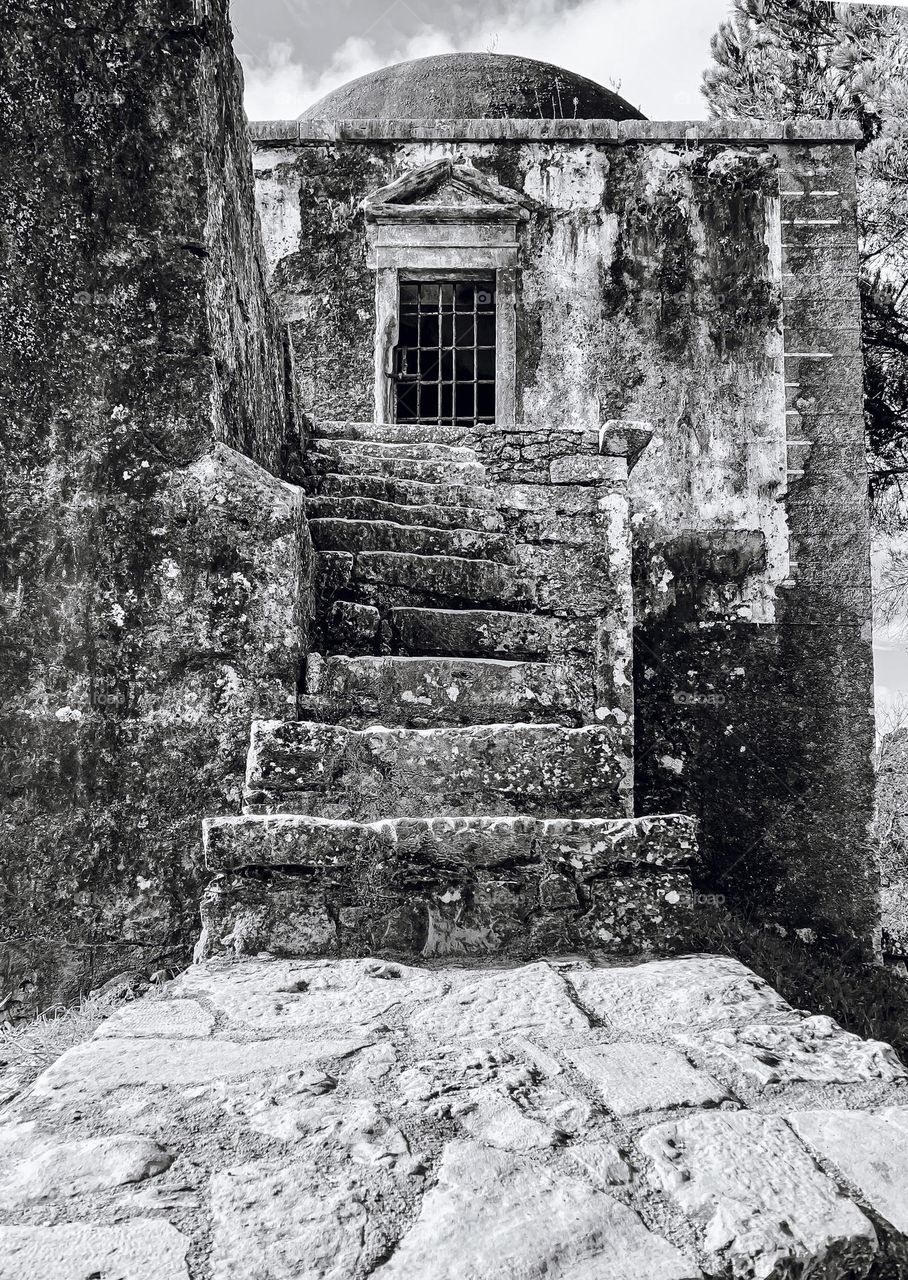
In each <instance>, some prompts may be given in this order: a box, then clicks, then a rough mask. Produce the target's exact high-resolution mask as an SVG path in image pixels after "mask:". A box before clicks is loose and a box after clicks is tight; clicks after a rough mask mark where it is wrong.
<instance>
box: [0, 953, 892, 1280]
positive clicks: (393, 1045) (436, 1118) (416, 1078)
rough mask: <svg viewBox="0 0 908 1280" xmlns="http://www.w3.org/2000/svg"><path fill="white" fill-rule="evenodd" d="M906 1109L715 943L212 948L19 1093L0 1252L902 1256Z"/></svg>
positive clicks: (46, 1262) (5, 1166)
mask: <svg viewBox="0 0 908 1280" xmlns="http://www.w3.org/2000/svg"><path fill="white" fill-rule="evenodd" d="M727 1036H732V1037H733V1039H732V1041H731V1043H733V1044H734V1045H737V1046H744V1048H743V1049H741V1050H740V1052H742V1053H743V1052H744V1051H745V1050H746V1052H747V1053H748V1054H750V1055H751V1056H753V1055H755V1054H756V1053H757V1052H758V1051H763V1050H765V1051H766V1052H767V1053H769V1052H770V1050H772V1051H773V1052H775V1053H776V1056H777V1057H778V1058H779V1059H780V1061H781V1060H782V1059H783V1057H784V1055H783V1052H782V1050H783V1048H784V1047H785V1046H789V1047H791V1046H793V1047H792V1048H790V1052H789V1057H788V1059H786V1060H787V1061H790V1062H791V1063H794V1064H795V1065H796V1066H797V1071H794V1069H792V1071H790V1072H789V1073H788V1075H787V1076H785V1077H784V1079H783V1080H781V1081H780V1082H777V1083H776V1084H774V1085H773V1086H772V1087H771V1088H770V1087H769V1086H766V1087H764V1088H757V1087H756V1086H755V1085H754V1081H753V1078H752V1077H751V1076H748V1075H747V1073H746V1072H744V1071H742V1069H741V1065H740V1060H739V1058H738V1057H736V1056H735V1054H730V1053H721V1052H718V1050H717V1047H716V1046H717V1045H721V1044H724V1043H725V1038H726V1037H727ZM686 1041H689V1043H687V1042H686ZM761 1046H762V1049H761ZM802 1060H803V1062H806V1063H808V1064H809V1066H810V1072H808V1071H807V1070H806V1067H803V1062H802ZM855 1063H857V1064H863V1066H862V1067H861V1069H860V1070H857V1069H854V1070H852V1069H851V1068H849V1070H846V1069H845V1068H846V1067H848V1066H849V1064H851V1066H852V1067H853V1065H854V1064H855ZM843 1064H844V1065H843ZM764 1065H767V1064H764ZM849 1071H850V1074H849ZM843 1079H846V1080H847V1082H846V1083H838V1082H839V1081H841V1080H843ZM742 1081H744V1084H743V1085H742V1083H741V1082H742ZM742 1089H743V1092H742ZM748 1101H750V1102H751V1104H752V1106H753V1107H754V1108H755V1109H750V1107H749V1106H748ZM906 1116H908V1080H906V1078H905V1075H904V1072H902V1071H901V1070H900V1068H899V1064H898V1063H897V1060H896V1059H895V1057H894V1055H893V1054H892V1051H891V1050H890V1049H888V1047H887V1046H881V1045H875V1044H871V1043H867V1042H864V1041H861V1040H859V1039H858V1038H857V1037H853V1036H846V1034H845V1033H844V1032H843V1031H842V1030H841V1029H840V1028H838V1027H836V1026H835V1025H834V1024H829V1021H828V1019H819V1018H815V1017H812V1016H810V1015H808V1014H805V1013H803V1012H801V1011H798V1010H796V1009H793V1008H791V1007H790V1006H789V1005H787V1004H786V1003H785V1002H784V1001H783V1000H782V999H781V998H780V997H779V996H778V995H777V993H775V992H774V991H773V990H772V989H771V988H770V987H768V986H767V985H766V984H765V983H764V982H762V981H761V980H760V979H759V978H757V977H756V975H754V974H753V973H751V972H750V971H749V970H747V969H746V968H744V967H743V966H742V965H740V964H737V963H736V962H735V961H732V960H729V959H727V958H723V957H713V956H688V957H681V958H678V959H671V960H658V961H657V960H649V961H646V962H644V963H627V964H622V963H616V962H615V961H614V960H608V961H606V960H604V959H603V958H601V957H599V958H597V957H591V956H583V955H576V956H560V957H557V958H552V959H550V960H540V961H537V962H535V963H532V964H525V965H514V964H511V963H498V964H497V965H495V966H487V967H481V966H479V965H477V964H475V963H472V962H468V961H465V962H463V963H462V964H460V965H452V964H450V963H442V962H441V961H436V962H434V963H429V964H426V965H423V966H419V965H413V964H403V963H398V962H397V961H392V960H388V959H384V958H382V959H375V958H369V957H366V958H363V959H344V960H303V959H294V960H288V959H277V958H273V957H268V956H265V955H261V956H258V957H254V958H250V959H246V960H234V961H230V960H224V959H218V960H210V961H207V962H206V963H204V964H201V965H198V966H195V967H193V968H192V969H190V970H188V971H187V972H186V973H185V974H183V975H182V976H181V977H180V978H178V979H176V980H175V981H173V982H171V983H169V984H166V986H164V987H163V988H162V989H160V990H158V991H157V992H156V993H155V994H154V995H153V996H151V997H150V998H147V999H145V1000H140V1001H136V1002H135V1003H133V1004H131V1005H130V1006H129V1007H128V1008H125V1009H123V1010H122V1011H120V1012H117V1013H115V1014H113V1015H112V1016H111V1017H110V1018H109V1019H108V1020H107V1022H106V1023H105V1024H104V1025H103V1026H102V1027H101V1028H100V1029H99V1031H98V1032H97V1033H96V1034H95V1036H94V1037H93V1038H92V1039H90V1040H88V1041H86V1042H85V1043H83V1044H80V1045H77V1046H75V1047H73V1048H71V1049H69V1050H67V1051H66V1053H64V1054H63V1055H62V1056H61V1057H60V1058H59V1059H58V1060H57V1061H56V1062H54V1063H53V1064H51V1065H50V1066H49V1067H48V1068H47V1069H46V1070H45V1071H44V1073H43V1075H42V1076H41V1077H39V1079H38V1080H37V1081H36V1082H35V1083H34V1085H32V1086H31V1087H29V1088H27V1089H20V1090H19V1091H18V1092H15V1091H14V1093H13V1096H12V1097H11V1099H10V1100H9V1101H8V1102H7V1103H6V1105H5V1106H4V1107H3V1108H2V1109H0V1280H14V1277H15V1280H88V1278H89V1277H95V1278H99V1277H100V1278H102V1280H243V1278H245V1277H248V1280H291V1278H292V1280H368V1278H369V1277H373V1276H374V1277H376V1278H378V1280H398V1278H401V1280H403V1278H404V1277H405V1278H406V1280H411V1278H415V1277H420V1278H421V1277H423V1276H425V1277H427V1280H428V1277H432V1280H537V1278H538V1280H594V1278H595V1280H599V1278H600V1277H609V1280H625V1278H626V1280H694V1278H699V1277H703V1278H705V1277H709V1278H710V1280H714V1278H716V1277H719V1276H721V1277H722V1278H723V1280H728V1278H729V1277H735V1278H736V1280H737V1278H740V1280H745V1277H746V1280H796V1278H797V1280H805V1278H806V1277H811V1276H816V1277H820V1276H822V1277H823V1280H862V1278H863V1277H865V1276H866V1277H867V1280H870V1278H871V1276H872V1277H873V1280H876V1277H877V1276H880V1277H882V1276H884V1275H885V1277H886V1280H901V1278H902V1277H904V1278H905V1280H908V1217H906V1212H905V1207H904V1206H905V1205H906V1204H908V1120H906ZM872 1268H873V1270H871V1269H872Z"/></svg>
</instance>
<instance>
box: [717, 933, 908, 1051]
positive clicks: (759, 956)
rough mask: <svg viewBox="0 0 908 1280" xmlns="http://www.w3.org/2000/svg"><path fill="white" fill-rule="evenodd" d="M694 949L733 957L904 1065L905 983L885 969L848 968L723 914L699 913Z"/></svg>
mask: <svg viewBox="0 0 908 1280" xmlns="http://www.w3.org/2000/svg"><path fill="white" fill-rule="evenodd" d="M694 931H695V932H694V936H693V938H692V941H693V944H694V947H695V949H696V950H698V951H711V952H714V953H715V954H717V955H728V956H734V958H735V959H736V960H740V961H741V963H742V964H746V965H747V966H748V967H749V968H751V969H753V970H754V972H755V973H757V974H759V976H760V977H761V978H764V979H765V980H766V981H767V982H768V983H769V984H770V985H771V986H773V987H775V989H776V990H777V991H778V992H779V994H780V995H782V996H783V997H784V998H785V999H786V1000H787V1001H788V1002H789V1004H792V1005H794V1006H795V1007H796V1008H799V1009H809V1010H810V1012H811V1013H825V1014H828V1015H829V1016H830V1017H832V1018H835V1020H836V1022H838V1023H840V1024H841V1025H842V1026H843V1027H844V1028H845V1030H846V1031H853V1032H855V1034H857V1035H859V1036H864V1037H865V1038H866V1039H871V1040H884V1041H886V1043H887V1044H891V1045H892V1047H893V1048H894V1049H895V1051H896V1053H897V1054H898V1055H899V1057H900V1058H901V1059H902V1061H903V1062H904V1063H905V1064H906V1065H908V979H906V978H904V977H903V976H902V975H901V974H900V973H899V972H898V971H896V970H895V969H892V968H889V967H886V966H884V965H874V964H849V963H848V962H847V960H846V959H844V958H843V957H841V956H839V955H835V954H833V953H831V952H828V951H824V950H821V949H820V948H818V947H813V946H810V945H809V944H808V943H805V942H801V941H799V940H798V939H797V938H791V937H785V938H783V937H780V936H779V935H778V934H776V933H772V932H771V931H769V930H767V929H763V928H761V927H760V926H759V925H756V924H754V923H753V922H751V921H749V920H747V919H745V918H744V917H742V916H738V915H735V914H733V913H731V912H728V911H723V910H715V911H713V910H710V909H705V910H702V911H701V910H698V911H697V913H696V918H695V922H694Z"/></svg>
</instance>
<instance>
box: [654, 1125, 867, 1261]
mask: <svg viewBox="0 0 908 1280" xmlns="http://www.w3.org/2000/svg"><path fill="white" fill-rule="evenodd" d="M639 1146H640V1150H641V1151H642V1152H643V1154H644V1155H645V1156H648V1157H649V1158H650V1159H651V1160H652V1161H653V1173H654V1178H655V1181H656V1184H657V1185H658V1186H659V1187H660V1188H661V1189H662V1190H663V1191H664V1192H665V1194H666V1195H667V1196H668V1197H669V1198H670V1199H671V1200H672V1201H673V1202H674V1203H675V1204H676V1205H677V1206H678V1208H679V1209H681V1210H682V1212H683V1213H685V1214H686V1215H687V1217H688V1218H689V1219H690V1220H691V1222H692V1223H693V1224H694V1225H695V1226H696V1227H697V1228H698V1231H699V1233H700V1234H701V1239H702V1243H703V1248H704V1249H705V1251H706V1253H707V1255H708V1258H709V1263H708V1266H709V1269H710V1271H714V1272H718V1273H723V1272H724V1273H725V1274H728V1275H731V1276H733V1277H735V1280H749V1278H750V1277H753V1276H765V1277H773V1278H774V1280H797V1277H800V1276H805V1275H810V1274H811V1273H814V1274H816V1275H818V1276H819V1275H822V1276H824V1277H828V1280H860V1277H862V1276H866V1275H867V1274H868V1272H869V1271H870V1267H871V1264H872V1263H873V1261H874V1258H875V1256H876V1253H877V1248H878V1244H877V1236H876V1232H875V1231H874V1229H873V1226H872V1224H871V1223H870V1221H869V1220H868V1219H867V1218H866V1217H865V1215H864V1214H863V1213H862V1212H861V1211H860V1209H858V1208H857V1206H856V1205H855V1204H853V1203H852V1202H851V1201H850V1200H847V1199H846V1198H845V1197H844V1196H843V1195H842V1194H841V1192H840V1191H839V1190H838V1188H837V1187H836V1185H835V1183H834V1182H833V1181H832V1180H831V1179H830V1178H828V1177H827V1176H826V1175H825V1174H824V1173H822V1172H821V1171H820V1170H819V1169H818V1168H817V1166H816V1164H815V1163H814V1162H813V1160H812V1159H811V1157H810V1155H809V1154H808V1152H807V1151H806V1149H805V1148H804V1147H803V1146H802V1144H801V1143H800V1142H799V1141H798V1139H797V1138H796V1137H795V1136H794V1134H793V1133H792V1131H791V1129H790V1128H789V1127H788V1125H787V1124H786V1123H785V1121H784V1120H783V1119H782V1118H781V1117H780V1116H769V1115H755V1114H753V1113H752V1112H746V1111H738V1112H728V1111H718V1112H712V1113H703V1114H701V1115H696V1116H691V1117H689V1118H685V1119H683V1120H677V1121H672V1122H670V1123H667V1124H662V1125H658V1126H657V1127H656V1128H655V1129H650V1130H649V1132H648V1133H646V1134H645V1135H644V1136H643V1137H642V1138H641V1139H640V1142H639Z"/></svg>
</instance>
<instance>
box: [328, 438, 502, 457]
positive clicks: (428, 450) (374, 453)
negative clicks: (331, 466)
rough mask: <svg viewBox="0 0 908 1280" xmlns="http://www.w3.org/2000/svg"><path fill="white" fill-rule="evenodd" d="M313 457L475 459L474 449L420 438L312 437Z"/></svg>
mask: <svg viewBox="0 0 908 1280" xmlns="http://www.w3.org/2000/svg"><path fill="white" fill-rule="evenodd" d="M313 452H314V453H315V455H316V457H322V458H342V459H344V460H346V459H348V458H387V459H390V460H391V461H392V462H394V461H396V462H400V461H403V460H408V459H409V460H413V461H417V462H476V461H477V457H476V450H475V449H470V448H468V447H467V446H465V445H460V444H440V443H439V444H433V443H431V442H426V441H420V440H375V439H369V440H364V439H338V438H332V439H330V440H319V439H316V441H315V445H314V447H313Z"/></svg>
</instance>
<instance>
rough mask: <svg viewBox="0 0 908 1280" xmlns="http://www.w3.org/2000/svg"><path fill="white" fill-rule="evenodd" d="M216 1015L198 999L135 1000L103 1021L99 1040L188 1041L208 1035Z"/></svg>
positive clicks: (98, 1032)
mask: <svg viewBox="0 0 908 1280" xmlns="http://www.w3.org/2000/svg"><path fill="white" fill-rule="evenodd" d="M213 1027H214V1014H213V1013H211V1012H210V1011H209V1010H208V1009H205V1008H203V1007H202V1005H200V1004H199V1003H198V1002H197V1001H196V1000H136V1001H135V1002H134V1003H133V1004H128V1005H126V1007H125V1008H123V1009H117V1011H116V1012H115V1013H113V1014H111V1016H110V1017H109V1018H108V1019H107V1021H106V1022H102V1023H101V1025H100V1027H98V1030H97V1031H96V1032H95V1036H96V1037H104V1036H116V1037H118V1038H120V1039H123V1038H128V1037H131V1036H151V1037H156V1036H175V1037H179V1038H180V1039H186V1038H188V1037H194V1036H207V1035H210V1034H211V1031H212V1029H213Z"/></svg>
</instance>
